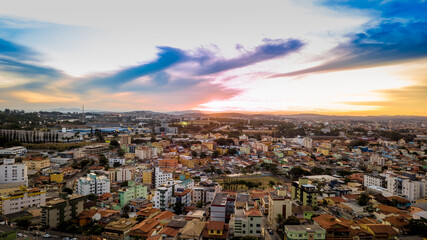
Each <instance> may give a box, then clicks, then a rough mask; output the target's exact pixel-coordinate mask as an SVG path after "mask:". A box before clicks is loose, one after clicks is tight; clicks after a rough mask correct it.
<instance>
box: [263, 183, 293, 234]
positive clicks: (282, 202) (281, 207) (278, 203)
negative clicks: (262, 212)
mask: <svg viewBox="0 0 427 240" xmlns="http://www.w3.org/2000/svg"><path fill="white" fill-rule="evenodd" d="M268 203H269V211H268V221H269V222H270V223H271V224H272V225H273V226H274V227H275V228H276V227H277V218H278V215H279V214H281V215H282V216H283V218H284V219H286V218H288V217H289V216H290V215H291V214H292V201H291V199H290V198H289V197H287V196H285V193H284V192H282V191H276V192H270V193H269V196H268Z"/></svg>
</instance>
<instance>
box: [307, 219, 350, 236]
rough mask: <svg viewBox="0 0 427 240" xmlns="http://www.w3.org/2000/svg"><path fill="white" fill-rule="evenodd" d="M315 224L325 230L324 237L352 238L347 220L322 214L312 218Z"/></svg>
mask: <svg viewBox="0 0 427 240" xmlns="http://www.w3.org/2000/svg"><path fill="white" fill-rule="evenodd" d="M313 221H314V223H315V224H316V225H318V226H320V227H322V228H323V229H325V230H326V237H325V239H326V240H328V239H331V240H333V239H337V238H339V239H343V240H351V239H353V238H352V237H351V234H350V226H349V225H348V223H347V222H345V221H342V220H340V219H337V218H335V217H334V216H331V215H327V214H323V215H320V216H317V217H314V218H313Z"/></svg>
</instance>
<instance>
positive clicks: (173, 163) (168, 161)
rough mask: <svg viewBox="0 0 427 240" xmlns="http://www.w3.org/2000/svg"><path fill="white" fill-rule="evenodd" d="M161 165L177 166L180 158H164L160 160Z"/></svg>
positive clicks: (164, 166) (165, 166) (162, 166)
mask: <svg viewBox="0 0 427 240" xmlns="http://www.w3.org/2000/svg"><path fill="white" fill-rule="evenodd" d="M159 167H161V168H177V167H178V159H162V160H159Z"/></svg>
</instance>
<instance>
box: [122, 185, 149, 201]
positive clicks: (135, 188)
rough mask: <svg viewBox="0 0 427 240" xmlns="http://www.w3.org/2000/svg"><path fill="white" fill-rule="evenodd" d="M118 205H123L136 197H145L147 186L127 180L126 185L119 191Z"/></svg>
mask: <svg viewBox="0 0 427 240" xmlns="http://www.w3.org/2000/svg"><path fill="white" fill-rule="evenodd" d="M118 192H119V206H120V207H124V206H125V205H126V204H128V203H129V202H130V201H132V200H135V199H138V198H147V186H144V185H141V184H136V183H135V182H134V181H129V182H128V186H127V187H124V188H122V189H120V190H119V191H118Z"/></svg>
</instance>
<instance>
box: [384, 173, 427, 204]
mask: <svg viewBox="0 0 427 240" xmlns="http://www.w3.org/2000/svg"><path fill="white" fill-rule="evenodd" d="M386 179H387V191H388V192H390V193H392V194H396V195H400V196H403V197H405V198H406V199H408V200H409V201H411V202H415V201H416V200H418V199H420V198H424V197H425V196H426V195H425V193H426V187H427V186H426V182H425V181H412V180H411V179H410V178H409V177H405V176H400V175H395V174H387V175H386Z"/></svg>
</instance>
